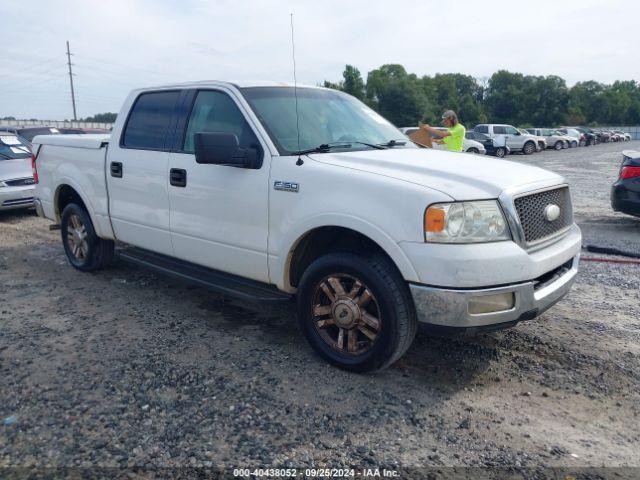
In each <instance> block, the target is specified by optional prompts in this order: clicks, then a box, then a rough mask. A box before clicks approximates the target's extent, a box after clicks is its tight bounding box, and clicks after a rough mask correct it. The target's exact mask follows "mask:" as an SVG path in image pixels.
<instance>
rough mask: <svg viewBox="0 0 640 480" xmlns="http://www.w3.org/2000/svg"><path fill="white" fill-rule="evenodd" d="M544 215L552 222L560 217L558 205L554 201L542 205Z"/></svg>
mask: <svg viewBox="0 0 640 480" xmlns="http://www.w3.org/2000/svg"><path fill="white" fill-rule="evenodd" d="M544 216H545V218H546V219H547V220H548V221H549V222H553V221H554V220H557V219H558V217H560V207H559V206H558V205H556V204H555V203H550V204H549V205H547V206H546V207H544Z"/></svg>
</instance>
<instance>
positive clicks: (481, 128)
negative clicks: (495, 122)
mask: <svg viewBox="0 0 640 480" xmlns="http://www.w3.org/2000/svg"><path fill="white" fill-rule="evenodd" d="M474 130H475V131H476V132H478V133H489V127H488V126H487V125H476V128H474Z"/></svg>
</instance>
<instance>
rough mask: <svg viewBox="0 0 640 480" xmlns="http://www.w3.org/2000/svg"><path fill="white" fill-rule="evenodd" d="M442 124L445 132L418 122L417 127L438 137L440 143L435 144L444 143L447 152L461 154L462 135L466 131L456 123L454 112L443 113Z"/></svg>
mask: <svg viewBox="0 0 640 480" xmlns="http://www.w3.org/2000/svg"><path fill="white" fill-rule="evenodd" d="M442 123H443V124H444V126H445V127H447V129H446V130H438V129H437V128H435V127H432V126H430V125H427V124H426V123H422V122H420V124H419V126H420V128H422V129H423V130H426V131H427V132H429V133H431V134H432V135H435V136H437V137H439V138H440V139H441V141H438V140H436V142H438V143H443V142H444V143H445V144H446V145H447V150H449V151H450V152H462V145H463V143H464V134H465V133H466V131H467V129H466V128H464V125H462V124H461V123H460V122H458V115H456V112H454V111H453V110H447V111H446V112H444V114H443V115H442Z"/></svg>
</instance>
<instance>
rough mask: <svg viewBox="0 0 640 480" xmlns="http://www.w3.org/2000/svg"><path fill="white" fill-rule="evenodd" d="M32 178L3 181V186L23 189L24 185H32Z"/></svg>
mask: <svg viewBox="0 0 640 480" xmlns="http://www.w3.org/2000/svg"><path fill="white" fill-rule="evenodd" d="M34 183H35V182H34V181H33V177H25V178H16V179H14V180H5V181H4V184H5V185H6V186H7V187H24V186H26V185H33V184H34Z"/></svg>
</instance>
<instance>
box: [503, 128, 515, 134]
mask: <svg viewBox="0 0 640 480" xmlns="http://www.w3.org/2000/svg"><path fill="white" fill-rule="evenodd" d="M505 130H506V132H507V133H508V134H509V135H516V134H517V133H518V130H516V129H515V128H514V127H505Z"/></svg>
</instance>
